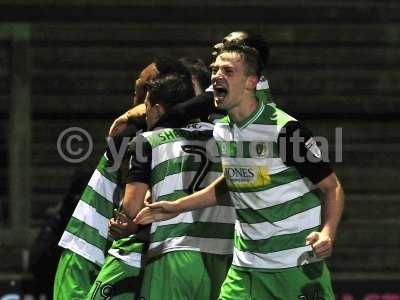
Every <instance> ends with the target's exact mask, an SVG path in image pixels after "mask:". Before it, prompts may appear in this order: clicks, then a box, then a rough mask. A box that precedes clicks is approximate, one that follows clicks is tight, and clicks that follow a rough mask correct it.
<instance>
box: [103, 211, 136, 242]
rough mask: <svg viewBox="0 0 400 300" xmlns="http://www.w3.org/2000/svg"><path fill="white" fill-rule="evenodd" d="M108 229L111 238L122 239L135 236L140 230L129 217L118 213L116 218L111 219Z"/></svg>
mask: <svg viewBox="0 0 400 300" xmlns="http://www.w3.org/2000/svg"><path fill="white" fill-rule="evenodd" d="M108 228H109V232H110V236H111V237H113V238H114V239H120V238H124V237H128V236H130V235H131V234H134V233H135V232H136V231H137V229H138V225H137V224H136V223H134V222H133V220H132V219H130V218H129V217H128V216H126V215H124V214H122V213H117V214H116V216H114V217H113V218H111V219H110V221H109V222H108Z"/></svg>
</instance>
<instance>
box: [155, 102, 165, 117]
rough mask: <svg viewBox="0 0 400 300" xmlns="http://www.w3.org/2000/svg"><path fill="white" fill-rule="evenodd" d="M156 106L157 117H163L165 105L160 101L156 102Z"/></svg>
mask: <svg viewBox="0 0 400 300" xmlns="http://www.w3.org/2000/svg"><path fill="white" fill-rule="evenodd" d="M154 106H155V109H156V111H157V118H158V119H159V118H161V116H162V115H163V114H164V113H165V109H164V107H163V106H162V105H161V104H159V103H156V104H155V105H154Z"/></svg>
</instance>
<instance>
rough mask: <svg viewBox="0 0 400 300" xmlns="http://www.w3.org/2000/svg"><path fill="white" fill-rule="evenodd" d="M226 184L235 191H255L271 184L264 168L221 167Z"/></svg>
mask: <svg viewBox="0 0 400 300" xmlns="http://www.w3.org/2000/svg"><path fill="white" fill-rule="evenodd" d="M223 170H224V175H225V179H226V183H227V185H228V186H229V187H231V188H236V189H256V188H261V187H264V186H266V185H268V184H270V183H271V176H270V174H269V173H268V169H267V167H266V166H232V165H223Z"/></svg>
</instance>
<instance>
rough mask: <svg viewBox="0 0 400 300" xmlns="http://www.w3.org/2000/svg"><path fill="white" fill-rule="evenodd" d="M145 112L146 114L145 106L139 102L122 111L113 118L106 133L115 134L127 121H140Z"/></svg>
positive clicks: (122, 128)
mask: <svg viewBox="0 0 400 300" xmlns="http://www.w3.org/2000/svg"><path fill="white" fill-rule="evenodd" d="M145 114H146V108H145V106H144V104H139V105H137V106H135V107H133V108H131V109H130V110H128V111H127V112H125V113H123V114H122V115H120V116H119V117H118V118H116V119H115V120H114V122H113V124H112V125H111V127H110V130H109V132H108V135H109V136H115V135H117V134H118V133H120V132H122V131H123V130H124V129H125V128H126V127H127V126H128V124H129V122H135V121H136V120H139V121H140V120H142V119H144V116H145Z"/></svg>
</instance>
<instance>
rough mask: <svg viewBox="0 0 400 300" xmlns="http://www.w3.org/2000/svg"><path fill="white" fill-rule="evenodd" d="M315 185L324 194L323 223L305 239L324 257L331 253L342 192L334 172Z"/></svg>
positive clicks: (317, 253)
mask: <svg viewBox="0 0 400 300" xmlns="http://www.w3.org/2000/svg"><path fill="white" fill-rule="evenodd" d="M317 186H318V187H319V189H320V190H321V191H322V192H323V193H324V194H325V203H324V205H323V220H324V223H323V227H322V230H321V231H320V232H312V233H310V234H309V235H308V236H307V238H306V241H307V242H308V243H310V244H311V245H312V246H313V249H314V252H315V254H316V255H317V256H318V257H321V258H325V257H329V256H330V255H331V254H332V248H333V243H334V241H335V236H336V230H337V227H338V225H339V222H340V218H341V216H342V213H343V208H344V192H343V188H342V186H341V184H340V182H339V180H338V178H337V177H336V174H335V173H331V174H330V175H329V176H327V177H326V178H324V179H323V180H322V181H321V182H319V183H318V184H317Z"/></svg>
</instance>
